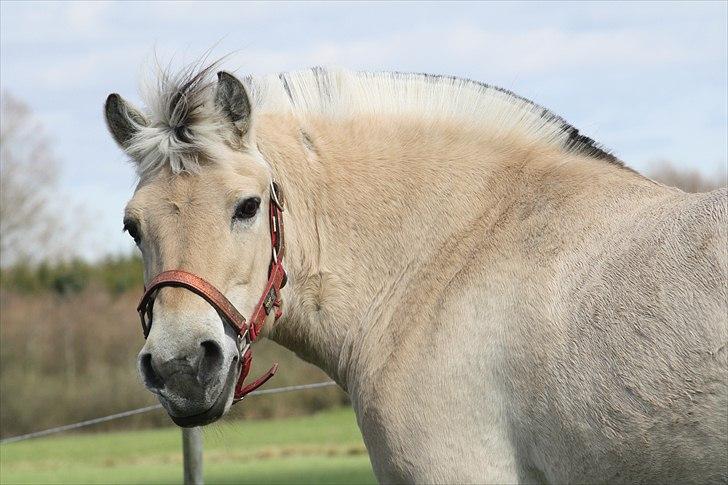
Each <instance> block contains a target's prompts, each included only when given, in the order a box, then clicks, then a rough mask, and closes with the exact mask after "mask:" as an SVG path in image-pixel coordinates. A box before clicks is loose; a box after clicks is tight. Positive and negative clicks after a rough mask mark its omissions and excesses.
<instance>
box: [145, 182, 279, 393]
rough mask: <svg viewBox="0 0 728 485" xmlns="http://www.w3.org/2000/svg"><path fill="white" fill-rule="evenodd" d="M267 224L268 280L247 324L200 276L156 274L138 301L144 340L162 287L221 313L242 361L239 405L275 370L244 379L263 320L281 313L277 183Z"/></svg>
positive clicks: (149, 328)
mask: <svg viewBox="0 0 728 485" xmlns="http://www.w3.org/2000/svg"><path fill="white" fill-rule="evenodd" d="M269 206H270V208H269V223H270V235H271V247H272V257H271V263H270V267H269V269H268V281H267V282H266V285H265V288H264V290H263V294H262V295H261V297H260V300H259V301H258V304H257V305H256V306H255V309H254V310H253V314H252V315H251V317H250V321H247V320H246V319H245V317H244V316H243V315H242V314H241V313H240V312H239V311H238V310H237V308H235V306H234V305H233V304H232V303H230V300H228V299H227V298H226V297H225V295H223V294H222V292H220V291H219V290H218V289H217V288H215V287H214V286H213V285H212V284H210V283H208V282H207V281H205V280H204V279H202V278H200V277H199V276H197V275H195V274H192V273H188V272H187V271H182V270H178V269H175V270H170V271H164V272H162V273H159V274H158V275H157V276H155V277H154V278H153V279H152V280H151V281H150V282H149V284H148V285H147V286H146V287H145V289H144V294H143V295H142V298H141V300H140V301H139V306H138V307H137V311H138V312H139V317H140V318H141V323H142V330H143V331H144V338H147V336H148V335H149V331H150V330H151V328H152V313H153V309H154V299H155V298H156V296H157V291H158V290H159V289H160V288H163V287H165V286H171V287H178V288H185V289H187V290H190V291H191V292H193V293H195V294H197V295H199V296H200V297H202V298H203V299H204V300H205V301H206V302H207V303H209V304H210V305H211V306H212V307H213V308H214V309H215V310H217V312H218V313H219V314H220V317H221V318H222V320H223V322H225V324H227V325H229V326H230V327H231V328H232V329H233V331H234V332H235V334H236V338H237V347H238V358H239V359H240V362H241V369H240V376H239V377H238V382H237V383H236V385H235V397H234V402H238V401H240V400H241V399H243V397H245V396H246V395H247V394H249V393H250V392H252V391H254V390H255V389H257V388H259V387H260V386H262V385H263V384H265V383H266V381H268V379H270V378H271V377H273V375H274V374H275V373H276V371H277V370H278V364H274V365H273V367H271V368H270V369H269V370H268V372H266V373H265V374H263V375H262V376H260V377H259V378H257V379H256V380H254V381H253V382H251V383H249V384H247V385H246V384H245V383H244V382H245V379H246V378H247V377H248V374H249V373H250V367H251V365H252V362H253V350H252V349H251V344H252V343H253V342H255V341H256V340H257V338H258V336H259V335H260V331H261V329H262V327H263V325H264V324H265V321H266V318H267V317H268V315H270V313H271V312H272V311H274V312H275V317H274V318H275V320H278V319H279V318H280V317H281V315H282V310H281V288H283V287H284V286H285V285H286V281H287V277H286V271H285V269H284V268H283V255H284V253H285V244H284V232H283V198H282V193H281V191H280V188H279V187H278V184H276V183H275V182H273V183H272V184H271V188H270V204H269Z"/></svg>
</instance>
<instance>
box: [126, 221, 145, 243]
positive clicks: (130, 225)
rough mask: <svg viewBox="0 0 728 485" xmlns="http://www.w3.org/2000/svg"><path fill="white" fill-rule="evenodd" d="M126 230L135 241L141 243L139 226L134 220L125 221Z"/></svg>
mask: <svg viewBox="0 0 728 485" xmlns="http://www.w3.org/2000/svg"><path fill="white" fill-rule="evenodd" d="M124 231H126V232H128V233H129V235H130V236H131V237H132V239H134V242H135V243H137V244H139V243H140V242H141V240H142V237H141V235H140V234H139V227H138V226H137V225H136V223H135V222H134V221H124Z"/></svg>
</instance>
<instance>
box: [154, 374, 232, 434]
mask: <svg viewBox="0 0 728 485" xmlns="http://www.w3.org/2000/svg"><path fill="white" fill-rule="evenodd" d="M236 364H237V362H234V363H233V365H231V366H230V371H229V372H228V376H227V380H226V381H225V386H224V387H223V388H222V390H221V391H220V394H219V395H218V396H217V398H216V399H215V402H214V403H213V404H212V406H210V407H209V408H208V409H207V410H206V411H203V412H201V413H195V414H191V415H187V416H179V415H174V414H172V413H171V412H169V410H167V413H168V414H169V417H170V418H172V421H173V422H174V424H176V425H177V426H180V427H182V428H194V427H195V426H204V425H206V424H210V423H214V422H215V421H217V420H218V419H220V418H221V417H222V416H224V415H225V413H226V412H227V411H228V409H230V406H231V405H232V395H233V393H234V388H235V384H236V383H237V375H238V372H239V371H240V366H239V365H236ZM165 408H166V406H165Z"/></svg>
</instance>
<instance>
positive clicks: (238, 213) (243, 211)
mask: <svg viewBox="0 0 728 485" xmlns="http://www.w3.org/2000/svg"><path fill="white" fill-rule="evenodd" d="M258 207H260V197H249V198H247V199H245V200H243V201H242V202H240V203H239V204H238V206H237V207H236V208H235V214H233V220H237V221H240V220H245V219H250V218H251V217H253V216H254V215H255V214H256V213H257V212H258Z"/></svg>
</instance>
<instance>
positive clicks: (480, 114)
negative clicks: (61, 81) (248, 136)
mask: <svg viewBox="0 0 728 485" xmlns="http://www.w3.org/2000/svg"><path fill="white" fill-rule="evenodd" d="M217 64H218V63H213V64H211V65H209V66H207V67H200V66H199V65H197V66H195V65H193V66H192V67H188V68H186V69H184V70H183V71H182V72H180V73H178V74H170V73H169V72H168V71H164V70H161V71H160V73H159V74H158V75H157V77H156V82H153V83H148V85H147V88H146V89H144V90H143V97H144V98H145V101H146V104H147V107H148V116H149V117H150V120H151V122H150V126H149V127H146V128H145V129H142V130H140V132H139V133H137V135H136V136H135V137H134V139H133V142H132V143H131V145H130V147H129V148H128V150H127V151H128V152H129V154H130V155H131V156H132V157H133V158H135V159H136V160H137V161H139V162H140V163H139V173H140V175H143V174H145V173H148V172H151V171H154V170H156V169H158V168H160V167H161V166H163V165H164V164H169V165H170V166H171V168H172V171H173V172H175V173H179V172H182V171H190V172H194V171H196V170H197V169H198V168H199V160H200V157H199V155H200V153H205V148H206V147H209V146H210V145H209V144H210V143H216V142H221V141H225V135H224V134H223V132H224V130H223V129H222V127H223V126H224V123H225V120H224V116H223V115H222V113H220V112H219V110H218V109H217V108H216V107H215V103H214V87H215V79H214V76H213V75H212V73H213V72H214V71H215V68H216V67H217ZM240 80H241V81H242V82H243V84H244V85H245V86H246V88H247V90H248V94H249V97H250V98H251V102H252V105H253V116H256V114H261V113H290V114H293V115H294V116H295V117H296V118H297V119H298V120H299V121H300V122H301V123H302V124H303V125H305V123H306V120H307V119H308V118H310V117H321V116H325V117H331V118H339V119H343V118H351V117H355V116H357V115H363V114H372V115H384V116H392V115H407V116H418V117H421V118H422V119H428V120H455V121H468V122H469V123H477V124H479V125H480V126H484V127H487V128H488V129H489V130H492V131H493V133H494V134H495V135H500V134H502V135H508V134H510V133H513V132H518V133H519V134H522V135H524V136H525V137H526V138H527V139H532V140H534V141H542V142H546V143H548V144H552V145H555V146H558V147H560V148H562V149H563V150H565V151H567V152H569V153H576V154H580V155H585V156H588V157H592V158H596V159H599V160H603V161H606V162H608V163H612V164H615V165H618V166H620V167H623V166H624V164H623V162H622V161H620V160H619V159H618V158H616V157H615V156H614V155H612V154H611V153H610V152H609V151H607V150H605V149H604V148H603V147H601V146H600V145H599V144H598V143H596V142H595V141H594V140H592V139H591V138H589V137H588V136H585V135H583V134H581V133H580V132H579V130H578V129H576V128H575V127H574V126H572V125H570V124H569V123H567V122H566V121H565V120H564V119H563V118H561V117H560V116H558V115H556V114H554V113H552V112H551V111H549V110H547V109H546V108H543V107H542V106H539V105H538V104H536V103H534V102H532V101H530V100H528V99H526V98H523V97H521V96H518V95H516V94H514V93H512V92H511V91H508V90H505V89H502V88H499V87H496V86H491V85H488V84H484V83H480V82H477V81H472V80H469V79H462V78H458V77H452V76H439V75H431V74H418V73H402V72H355V71H348V70H343V69H325V68H321V67H315V68H311V69H306V70H302V71H296V72H286V73H281V74H278V75H269V76H262V77H256V76H246V77H242V78H240Z"/></svg>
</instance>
